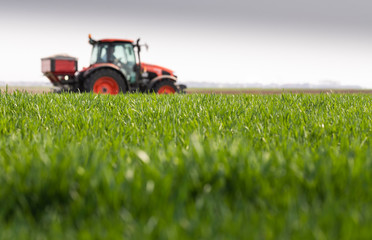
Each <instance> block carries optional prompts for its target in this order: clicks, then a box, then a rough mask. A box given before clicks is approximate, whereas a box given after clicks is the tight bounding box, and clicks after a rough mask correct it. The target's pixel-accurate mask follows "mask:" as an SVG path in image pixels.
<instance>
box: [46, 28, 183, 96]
mask: <svg viewBox="0 0 372 240" xmlns="http://www.w3.org/2000/svg"><path fill="white" fill-rule="evenodd" d="M139 42H140V39H138V40H137V41H136V42H134V41H132V40H126V39H101V40H94V39H93V38H92V37H91V35H90V34H89V43H90V44H91V45H92V46H93V49H92V55H91V60H90V65H89V67H86V68H83V69H82V70H81V71H78V61H77V58H75V57H71V56H68V55H54V56H51V57H47V58H42V59H41V70H42V73H43V74H44V75H45V76H46V77H47V78H48V79H49V80H50V81H51V83H52V84H53V85H54V86H55V87H57V89H58V91H68V92H94V93H100V94H113V95H114V94H118V93H126V92H144V93H149V92H153V93H158V94H172V93H182V92H184V89H185V88H186V86H185V85H176V82H177V76H176V75H175V73H174V72H173V71H172V70H170V69H167V68H164V67H161V66H157V65H152V64H147V63H141V56H140V52H141V47H144V46H146V48H148V47H147V45H142V44H140V43H139Z"/></svg>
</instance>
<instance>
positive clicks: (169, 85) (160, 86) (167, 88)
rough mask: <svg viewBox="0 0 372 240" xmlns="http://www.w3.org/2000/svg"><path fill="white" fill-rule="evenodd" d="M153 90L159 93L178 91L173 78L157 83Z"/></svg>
mask: <svg viewBox="0 0 372 240" xmlns="http://www.w3.org/2000/svg"><path fill="white" fill-rule="evenodd" d="M153 91H154V92H155V93H157V94H174V93H176V92H177V87H176V85H174V82H173V81H172V80H168V79H165V80H162V81H160V82H158V83H156V84H155V86H154V88H153Z"/></svg>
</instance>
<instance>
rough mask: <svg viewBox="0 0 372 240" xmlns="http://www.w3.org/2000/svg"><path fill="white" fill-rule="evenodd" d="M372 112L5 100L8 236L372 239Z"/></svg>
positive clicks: (338, 98)
mask: <svg viewBox="0 0 372 240" xmlns="http://www.w3.org/2000/svg"><path fill="white" fill-rule="evenodd" d="M371 102H372V96H371V95H364V94H355V95H352V94H344V95H341V94H319V95H303V94H299V95H296V94H281V95H264V96H263V95H243V94H241V95H213V94H212V95H202V94H193V95H173V96H167V95H140V94H126V95H118V96H104V95H92V94H40V95H38V94H27V93H19V92H15V93H12V94H4V93H3V94H0V116H1V117H0V239H371V238H372V229H371V226H372V143H371V137H372V107H371V106H372V105H371Z"/></svg>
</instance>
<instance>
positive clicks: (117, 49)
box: [90, 39, 137, 83]
mask: <svg viewBox="0 0 372 240" xmlns="http://www.w3.org/2000/svg"><path fill="white" fill-rule="evenodd" d="M90 43H91V44H92V45H93V49H92V55H91V59H90V64H91V65H95V64H100V63H111V64H114V65H116V66H117V67H118V68H119V69H120V71H121V72H122V73H123V75H124V76H125V78H126V79H128V81H129V83H134V82H135V81H136V67H135V66H136V64H137V61H136V55H135V52H134V49H133V41H130V40H117V39H104V40H100V41H90Z"/></svg>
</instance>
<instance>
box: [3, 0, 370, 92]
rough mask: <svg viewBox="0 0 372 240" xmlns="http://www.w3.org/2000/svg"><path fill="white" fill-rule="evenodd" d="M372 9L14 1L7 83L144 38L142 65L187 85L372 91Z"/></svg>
mask: <svg viewBox="0 0 372 240" xmlns="http://www.w3.org/2000/svg"><path fill="white" fill-rule="evenodd" d="M371 10H372V1H367V0H354V1H348V0H347V1H342V0H338V1H337V0H313V1H305V0H281V1H277V0H276V1H274V0H270V1H269V0H260V1H238V0H230V1H222V0H205V1H201V0H199V1H196V0H188V1H171V0H160V1H150V0H142V1H131V2H128V1H119V0H117V1H115V0H109V1H98V0H90V1H85V0H84V1H72V0H65V1H51V0H49V1H46V0H45V1H44V0H39V1H25V0H21V1H20V0H18V1H9V2H6V3H1V5H0V32H1V45H0V51H1V53H2V58H1V59H0V64H1V69H2V71H1V72H2V73H1V75H0V81H1V82H12V81H47V79H46V78H44V77H43V76H42V75H41V73H40V58H41V57H46V56H49V55H53V54H56V53H67V54H70V55H73V56H76V57H78V58H79V68H82V67H83V66H86V65H88V63H89V55H90V49H91V46H90V45H89V44H88V43H87V35H88V34H89V33H91V34H92V35H93V37H95V38H97V39H100V38H108V37H115V38H129V39H136V38H137V37H141V39H142V40H143V41H144V42H147V43H148V44H149V46H150V49H149V51H148V52H145V53H144V54H143V58H144V61H145V62H148V63H153V64H158V65H163V66H165V67H168V68H171V69H173V70H175V71H176V72H177V74H178V75H179V78H180V80H181V81H206V82H220V83H228V82H229V83H231V82H237V83H263V84H270V83H276V84H285V83H313V84H318V83H321V82H324V81H335V82H338V83H342V84H348V85H350V84H353V85H360V86H363V87H368V88H372V81H371V79H372V71H371V66H372V45H371V44H372V14H370V12H371Z"/></svg>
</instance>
